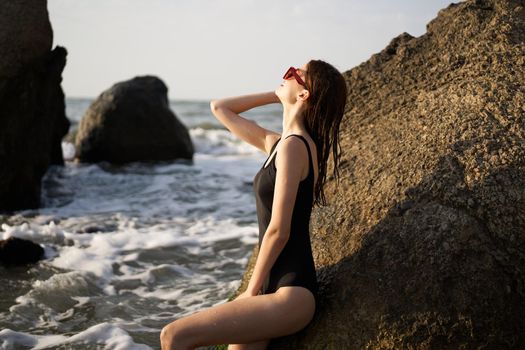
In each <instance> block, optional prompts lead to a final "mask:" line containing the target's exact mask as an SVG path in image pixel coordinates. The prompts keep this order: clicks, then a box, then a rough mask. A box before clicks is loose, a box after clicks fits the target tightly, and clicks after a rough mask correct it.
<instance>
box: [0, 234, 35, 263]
mask: <svg viewBox="0 0 525 350" xmlns="http://www.w3.org/2000/svg"><path fill="white" fill-rule="evenodd" d="M43 257H44V249H43V248H42V247H41V246H40V245H38V244H36V243H33V242H31V241H30V240H27V239H21V238H17V237H9V238H8V239H5V240H0V263H1V264H2V265H6V266H14V265H26V264H30V263H35V262H37V261H38V260H40V259H42V258H43Z"/></svg>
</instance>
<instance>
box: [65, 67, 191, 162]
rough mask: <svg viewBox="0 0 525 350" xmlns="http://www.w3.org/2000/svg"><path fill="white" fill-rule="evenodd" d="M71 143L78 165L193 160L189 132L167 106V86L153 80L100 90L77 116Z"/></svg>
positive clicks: (125, 83)
mask: <svg viewBox="0 0 525 350" xmlns="http://www.w3.org/2000/svg"><path fill="white" fill-rule="evenodd" d="M75 144H76V149H77V153H76V157H77V158H78V160H79V161H81V162H99V161H108V162H110V163H127V162H134V161H158V160H172V159H177V158H183V159H189V160H191V159H192V158H193V143H192V141H191V138H190V135H189V133H188V130H187V129H186V127H185V126H184V125H183V124H182V123H181V122H180V121H179V120H178V119H177V117H176V116H175V114H174V113H173V112H172V111H171V110H170V108H169V104H168V88H167V87H166V85H165V84H164V83H163V82H162V80H160V79H158V78H156V77H153V76H142V77H135V78H133V79H131V80H127V81H124V82H120V83H117V84H115V85H113V86H112V87H111V88H110V89H108V90H106V91H104V92H103V93H102V94H101V95H100V96H99V97H98V98H97V99H96V100H95V101H94V102H93V103H92V104H91V106H90V107H89V109H88V110H87V112H86V114H84V116H83V117H82V120H81V121H80V126H79V129H78V132H77V135H76V141H75Z"/></svg>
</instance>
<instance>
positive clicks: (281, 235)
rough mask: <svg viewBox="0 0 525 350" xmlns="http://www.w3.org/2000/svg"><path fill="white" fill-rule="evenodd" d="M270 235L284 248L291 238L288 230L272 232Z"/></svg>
mask: <svg viewBox="0 0 525 350" xmlns="http://www.w3.org/2000/svg"><path fill="white" fill-rule="evenodd" d="M268 233H269V234H270V236H271V237H272V238H273V240H274V241H275V243H276V244H277V245H279V246H284V245H285V244H286V242H288V238H289V237H290V234H289V231H286V230H271V231H270V232H268Z"/></svg>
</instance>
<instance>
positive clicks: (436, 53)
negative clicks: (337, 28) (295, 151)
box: [241, 0, 525, 349]
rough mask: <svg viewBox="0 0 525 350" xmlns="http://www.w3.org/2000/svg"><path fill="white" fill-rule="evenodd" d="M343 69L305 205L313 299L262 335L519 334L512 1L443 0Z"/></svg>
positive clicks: (450, 340)
mask: <svg viewBox="0 0 525 350" xmlns="http://www.w3.org/2000/svg"><path fill="white" fill-rule="evenodd" d="M344 75H345V77H346V80H347V84H348V88H349V95H348V104H347V112H346V114H345V117H344V119H343V124H342V127H341V141H342V145H341V147H342V150H343V154H342V162H341V174H342V178H341V181H340V182H339V183H336V182H335V181H334V179H330V181H329V182H328V183H327V185H326V187H325V189H326V194H327V200H328V202H329V204H328V205H327V206H326V207H323V208H321V207H315V208H314V211H313V214H312V219H311V232H312V245H313V250H314V258H315V261H316V265H317V268H318V279H319V282H320V288H321V296H320V303H319V305H318V309H317V312H316V316H315V318H314V320H313V321H312V323H311V324H310V325H309V326H308V327H307V328H306V329H304V330H303V331H301V332H300V333H298V334H296V335H294V336H289V337H284V338H281V339H278V340H275V341H273V342H272V345H271V346H270V348H271V349H406V348H411V349H474V348H476V349H477V348H487V349H511V348H512V349H517V348H521V347H523V346H524V344H525V319H524V318H523V315H525V110H524V106H525V88H524V86H523V84H524V82H525V10H524V2H523V1H517V0H484V1H475V0H467V1H465V2H461V3H459V4H451V5H450V6H448V7H447V8H446V9H443V10H441V11H440V12H439V14H438V16H437V18H435V19H434V20H432V21H431V22H430V23H429V24H428V25H427V32H426V33H425V34H424V35H422V36H420V37H417V38H414V37H412V36H410V35H409V34H406V33H403V34H401V35H400V36H398V37H397V38H395V39H393V40H392V41H391V43H390V44H389V45H388V46H387V47H386V48H385V49H384V50H383V51H381V52H380V53H378V54H375V55H373V56H372V57H371V58H370V59H369V60H368V61H367V62H364V63H362V64H361V65H359V66H357V67H355V68H353V69H351V70H349V71H347V72H345V73H344ZM329 165H330V166H331V167H333V163H330V164H329ZM329 170H330V171H329V173H330V172H331V169H329ZM292 234H293V233H292ZM252 261H253V259H252ZM250 273H251V270H250V269H248V271H247V273H246V276H245V280H244V281H243V287H244V286H245V285H246V280H247V278H248V276H249V275H250ZM241 289H242V288H241Z"/></svg>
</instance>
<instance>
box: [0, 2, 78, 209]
mask: <svg viewBox="0 0 525 350" xmlns="http://www.w3.org/2000/svg"><path fill="white" fill-rule="evenodd" d="M46 5H47V3H46V1H45V0H16V1H15V0H5V1H1V2H0V29H1V30H0V52H1V53H2V54H1V55H0V165H1V166H0V211H11V210H18V209H26V208H36V207H38V206H39V205H40V189H41V179H42V176H43V175H44V174H45V172H46V171H47V168H48V166H49V165H51V164H57V165H62V164H64V160H63V158H62V149H61V140H62V137H63V136H64V135H65V134H66V133H67V131H68V129H69V121H68V119H67V118H66V116H65V104H64V94H63V92H62V88H61V87H60V83H61V81H62V77H61V75H62V70H63V69H64V66H65V64H66V55H67V52H66V50H65V49H64V48H62V47H58V46H57V47H56V48H55V49H54V50H52V51H51V45H52V42H53V33H52V30H51V24H50V23H49V17H48V13H47V8H46Z"/></svg>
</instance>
